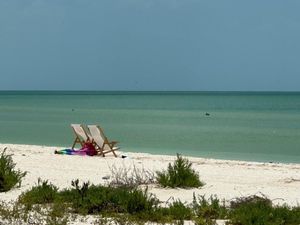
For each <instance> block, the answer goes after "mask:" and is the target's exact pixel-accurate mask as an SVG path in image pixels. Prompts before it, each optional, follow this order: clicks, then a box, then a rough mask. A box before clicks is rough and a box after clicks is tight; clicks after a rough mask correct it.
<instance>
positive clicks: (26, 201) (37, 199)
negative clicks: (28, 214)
mask: <svg viewBox="0 0 300 225" xmlns="http://www.w3.org/2000/svg"><path fill="white" fill-rule="evenodd" d="M57 193H58V188H57V187H56V186H55V185H53V184H51V183H49V182H48V180H44V181H43V180H41V179H40V178H39V179H38V183H37V185H35V186H33V187H32V188H31V189H30V190H28V191H26V192H24V193H22V194H21V195H20V196H19V202H20V203H22V204H23V205H25V206H26V207H27V208H28V209H31V208H32V206H33V205H35V204H47V203H53V201H54V199H55V198H56V196H57Z"/></svg>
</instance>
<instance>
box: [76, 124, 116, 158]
mask: <svg viewBox="0 0 300 225" xmlns="http://www.w3.org/2000/svg"><path fill="white" fill-rule="evenodd" d="M71 127H72V129H73V131H74V133H75V136H76V137H75V140H74V143H73V146H72V149H74V147H75V145H76V144H80V145H81V147H83V146H84V144H85V143H86V142H90V143H92V144H93V145H94V146H95V149H96V151H97V153H98V155H100V156H103V157H104V156H105V154H107V153H109V152H112V153H113V154H114V156H115V157H117V154H116V153H115V151H116V150H118V149H119V147H117V146H115V145H116V144H117V142H116V141H108V139H107V137H106V136H105V135H104V133H103V130H102V129H101V128H100V127H99V126H97V125H88V126H83V125H81V124H71Z"/></svg>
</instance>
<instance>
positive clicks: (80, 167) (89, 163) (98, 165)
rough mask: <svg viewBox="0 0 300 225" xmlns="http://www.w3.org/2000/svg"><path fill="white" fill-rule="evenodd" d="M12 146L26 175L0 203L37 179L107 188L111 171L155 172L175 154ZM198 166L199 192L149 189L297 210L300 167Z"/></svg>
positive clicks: (166, 195) (163, 196)
mask: <svg viewBox="0 0 300 225" xmlns="http://www.w3.org/2000/svg"><path fill="white" fill-rule="evenodd" d="M4 147H7V153H9V154H12V155H13V156H12V157H13V160H14V162H15V163H16V164H17V166H16V167H17V168H19V169H20V170H22V171H27V172H28V173H27V175H26V177H25V178H24V179H23V182H22V185H21V187H20V188H15V189H13V190H11V191H9V192H6V193H0V200H5V201H10V200H15V199H16V198H17V197H18V196H19V195H20V194H21V193H22V192H23V191H25V190H27V189H29V188H30V187H31V186H33V185H35V184H36V183H37V180H38V178H42V179H47V180H49V181H50V182H51V183H53V184H55V185H57V186H58V187H59V188H61V189H63V188H66V187H70V186H71V181H72V180H74V179H77V178H78V179H79V180H81V181H90V182H91V183H93V184H100V183H101V184H105V183H107V182H108V181H107V180H105V179H103V177H105V176H111V169H110V168H112V167H117V168H120V167H126V168H130V167H132V166H133V165H135V166H136V167H138V168H144V169H146V170H150V171H157V170H163V169H166V168H167V166H168V163H170V162H173V161H174V159H175V158H176V157H175V156H163V155H151V154H145V153H131V152H126V153H125V152H118V154H119V155H122V154H123V155H127V156H128V157H127V158H124V159H122V158H114V157H113V156H107V157H105V158H103V157H89V156H70V155H57V154H54V150H59V149H62V148H61V147H44V146H34V145H13V144H0V150H2V149H4ZM188 158H189V160H190V161H191V162H192V163H193V168H194V169H195V170H196V171H197V172H199V174H200V178H201V180H202V181H204V182H205V186H203V187H202V188H199V189H195V188H194V189H187V190H184V189H169V188H161V187H159V186H158V185H151V186H150V187H149V191H150V192H151V193H153V194H155V195H156V196H157V197H158V198H159V199H160V200H161V201H162V202H166V201H168V200H169V199H180V200H181V201H183V202H187V203H189V202H191V201H192V198H193V193H195V194H196V195H205V196H206V197H209V196H210V195H217V196H218V197H219V198H221V199H225V200H227V201H229V200H232V199H234V198H237V197H243V196H248V195H254V194H262V195H265V196H266V197H268V198H270V199H272V200H273V202H274V203H275V204H284V203H287V204H288V205H291V206H295V205H297V204H298V202H299V201H300V191H299V190H300V164H281V163H257V162H245V161H230V160H215V159H204V158H195V157H188Z"/></svg>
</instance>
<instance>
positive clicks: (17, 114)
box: [0, 91, 300, 162]
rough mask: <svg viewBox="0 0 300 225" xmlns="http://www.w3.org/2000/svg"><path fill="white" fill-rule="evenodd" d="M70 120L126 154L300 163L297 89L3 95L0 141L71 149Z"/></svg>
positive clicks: (299, 119)
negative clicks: (96, 127) (94, 127)
mask: <svg viewBox="0 0 300 225" xmlns="http://www.w3.org/2000/svg"><path fill="white" fill-rule="evenodd" d="M206 112H207V113H209V114H210V115H209V116H206V115H205V113H206ZM71 123H86V124H100V125H101V126H102V127H103V128H104V131H105V133H106V135H107V136H108V137H109V138H110V139H114V140H118V141H120V145H121V147H122V149H123V150H124V151H132V152H150V153H154V154H171V155H173V154H176V153H177V152H178V153H182V154H184V155H190V156H201V157H213V158H221V159H243V160H255V161H276V162H277V161H280V162H300V93H299V92H296V93H275V92H272V93H260V92H34V91H33V92H14V91H2V92H0V142H1V143H18V144H37V145H49V146H70V145H71V143H72V141H73V133H72V131H71V129H70V124H71Z"/></svg>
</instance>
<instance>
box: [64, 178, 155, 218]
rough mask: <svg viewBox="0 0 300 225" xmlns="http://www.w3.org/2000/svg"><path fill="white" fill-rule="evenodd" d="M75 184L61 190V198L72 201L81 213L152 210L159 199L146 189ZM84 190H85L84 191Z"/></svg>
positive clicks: (134, 212) (76, 209)
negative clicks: (70, 187)
mask: <svg viewBox="0 0 300 225" xmlns="http://www.w3.org/2000/svg"><path fill="white" fill-rule="evenodd" d="M75 183H77V185H73V188H72V189H69V190H63V191H61V192H59V198H61V199H62V200H63V201H65V202H69V203H71V205H72V207H73V209H74V211H75V212H76V213H81V214H97V213H100V212H108V213H129V214H137V213H140V212H146V211H150V210H152V209H153V208H155V207H156V206H157V204H158V200H157V199H156V198H155V197H154V196H153V195H150V194H148V191H147V189H146V190H144V191H143V190H140V189H137V188H127V187H105V186H101V185H97V186H96V185H91V186H89V185H87V183H84V184H83V185H82V186H80V185H78V182H77V181H75ZM83 190H84V191H83Z"/></svg>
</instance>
